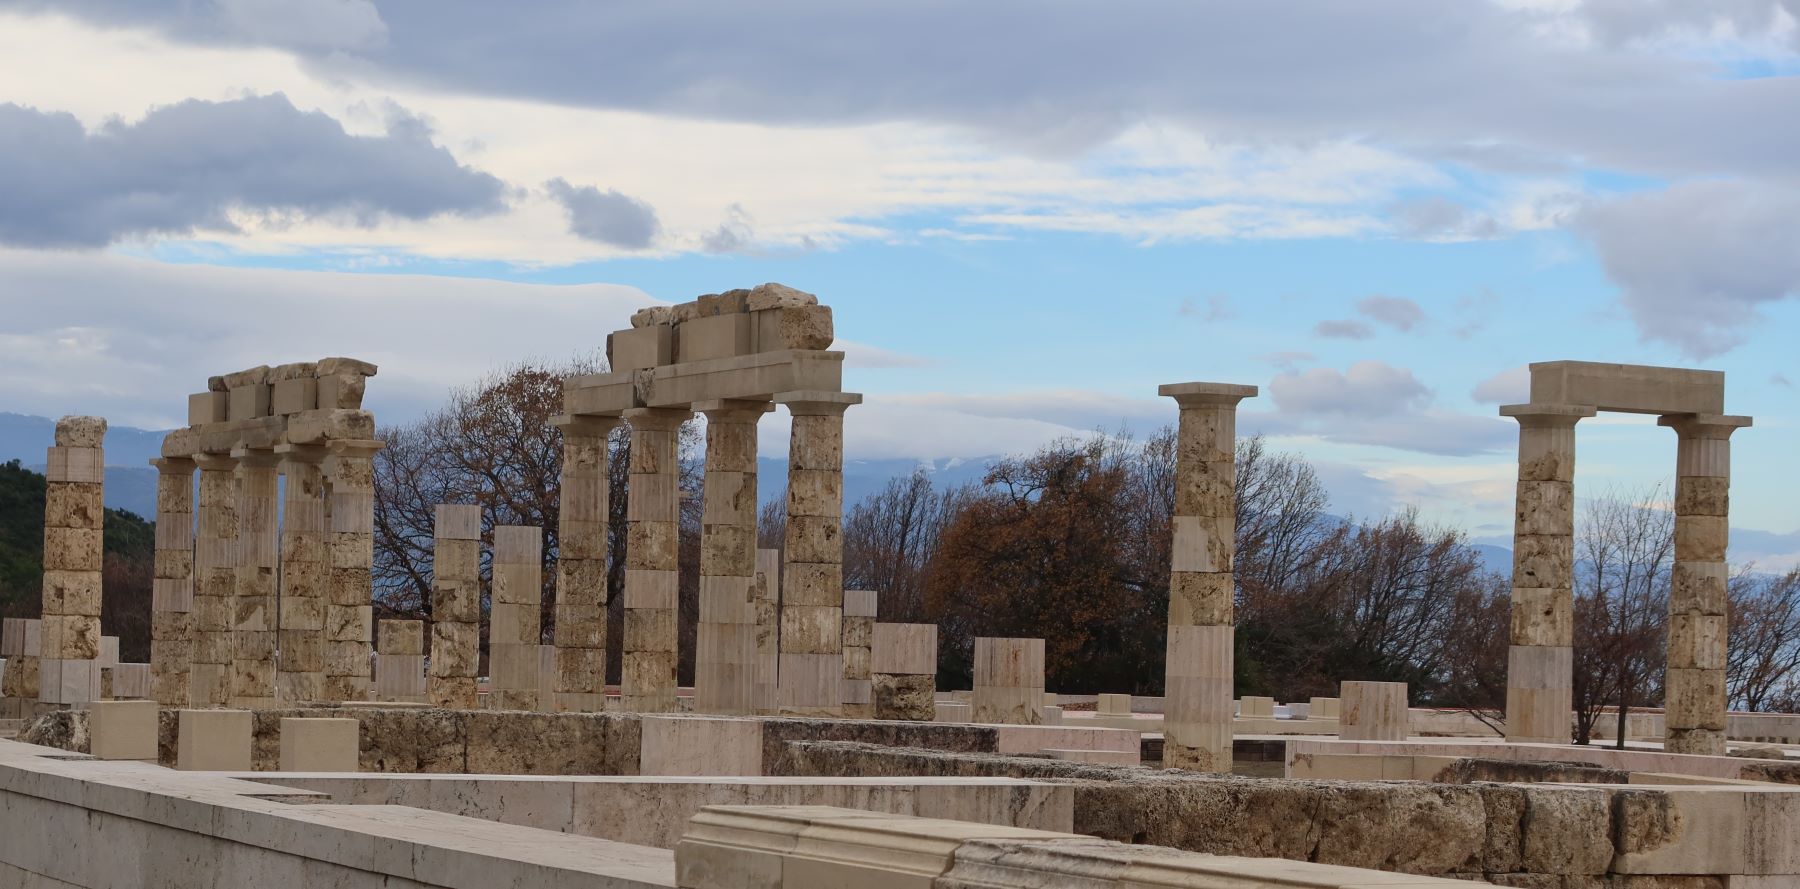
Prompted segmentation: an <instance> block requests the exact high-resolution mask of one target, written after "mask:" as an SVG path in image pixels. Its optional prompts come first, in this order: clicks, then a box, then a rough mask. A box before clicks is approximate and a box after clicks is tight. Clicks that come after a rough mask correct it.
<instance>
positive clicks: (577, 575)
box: [554, 417, 619, 712]
mask: <svg viewBox="0 0 1800 889" xmlns="http://www.w3.org/2000/svg"><path fill="white" fill-rule="evenodd" d="M618 424H619V420H618V418H615V417H594V418H581V419H575V418H569V417H563V418H559V420H558V425H559V426H560V427H561V428H562V440H563V461H562V478H561V481H560V493H559V504H560V508H559V512H558V519H557V530H556V545H557V558H556V649H555V659H556V676H555V691H554V695H555V702H554V703H555V707H556V709H557V710H572V711H578V712H595V711H599V710H602V709H604V708H605V705H606V694H605V691H606V688H605V687H606V606H607V601H608V595H607V587H606V583H607V571H606V547H607V540H606V535H607V521H608V515H609V501H610V500H611V497H610V494H611V491H610V476H608V474H607V437H608V436H609V435H611V434H612V431H613V429H614V428H616V427H617V426H618Z"/></svg>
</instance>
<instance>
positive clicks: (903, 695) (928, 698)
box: [870, 673, 937, 721]
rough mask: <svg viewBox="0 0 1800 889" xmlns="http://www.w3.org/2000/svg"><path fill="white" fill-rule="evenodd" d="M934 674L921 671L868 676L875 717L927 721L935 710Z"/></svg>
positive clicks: (932, 716)
mask: <svg viewBox="0 0 1800 889" xmlns="http://www.w3.org/2000/svg"><path fill="white" fill-rule="evenodd" d="M936 679H937V677H935V676H932V675H930V674H921V673H875V674H872V676H871V679H870V686H871V695H872V696H873V698H874V704H875V707H874V715H875V718H876V719H916V720H920V721H930V720H931V719H933V718H934V716H935V713H936V711H935V710H934V708H933V706H932V705H933V703H934V702H933V694H934V692H935V690H936V684H937V683H936Z"/></svg>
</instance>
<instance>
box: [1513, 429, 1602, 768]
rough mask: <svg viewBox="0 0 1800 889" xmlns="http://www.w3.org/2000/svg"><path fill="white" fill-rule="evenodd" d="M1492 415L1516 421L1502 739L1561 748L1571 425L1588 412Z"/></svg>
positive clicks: (1569, 659) (1566, 673) (1569, 605)
mask: <svg viewBox="0 0 1800 889" xmlns="http://www.w3.org/2000/svg"><path fill="white" fill-rule="evenodd" d="M1500 415H1501V416H1505V417H1512V418H1513V419H1515V420H1518V421H1519V487H1518V494H1517V500H1516V502H1517V509H1516V510H1515V515H1514V516H1513V578H1512V648H1511V649H1510V650H1509V651H1508V654H1507V661H1506V739H1507V740H1509V741H1518V742H1540V743H1551V744H1566V743H1568V741H1569V719H1570V715H1569V714H1570V713H1571V711H1572V707H1573V705H1574V692H1573V687H1574V681H1575V663H1574V648H1573V645H1574V638H1575V630H1574V617H1573V615H1574V608H1575V593H1574V589H1575V424H1576V423H1577V422H1578V421H1580V420H1581V419H1582V418H1584V417H1591V416H1593V415H1594V409H1593V408H1592V407H1585V406H1581V405H1554V404H1549V405H1545V404H1518V405H1508V406H1506V407H1502V408H1501V409H1500Z"/></svg>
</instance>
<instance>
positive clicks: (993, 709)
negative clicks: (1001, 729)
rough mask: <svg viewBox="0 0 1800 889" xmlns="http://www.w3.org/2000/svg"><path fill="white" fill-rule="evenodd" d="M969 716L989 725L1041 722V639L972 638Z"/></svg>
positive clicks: (1042, 676)
mask: <svg viewBox="0 0 1800 889" xmlns="http://www.w3.org/2000/svg"><path fill="white" fill-rule="evenodd" d="M972 703H973V705H974V711H973V713H972V717H971V718H972V719H973V721H975V722H978V723H984V724H989V725H1038V724H1039V723H1041V722H1042V721H1043V715H1042V711H1041V709H1040V708H1042V707H1043V705H1044V640H1042V639H989V638H985V637H976V639H975V693H974V696H973V698H972Z"/></svg>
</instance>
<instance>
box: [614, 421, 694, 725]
mask: <svg viewBox="0 0 1800 889" xmlns="http://www.w3.org/2000/svg"><path fill="white" fill-rule="evenodd" d="M624 416H625V420H626V421H627V422H629V423H630V424H631V481H630V490H629V492H628V496H629V499H628V500H627V501H626V504H625V519H626V522H627V531H626V543H625V649H624V664H623V666H622V675H621V676H620V689H619V690H620V693H621V695H622V698H623V700H622V703H623V704H624V707H625V709H626V710H628V711H634V712H638V713H669V712H673V711H674V710H675V654H676V648H675V646H676V635H675V608H676V604H677V599H678V598H679V589H680V587H679V580H678V578H679V574H678V572H679V566H678V555H679V546H680V531H679V529H680V524H681V522H680V518H681V516H680V513H681V465H680V461H679V457H680V437H681V424H682V423H684V422H686V421H687V420H688V418H689V417H692V416H693V414H691V413H689V412H688V411H684V410H674V409H669V408H633V409H631V410H628V411H625V412H624Z"/></svg>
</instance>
